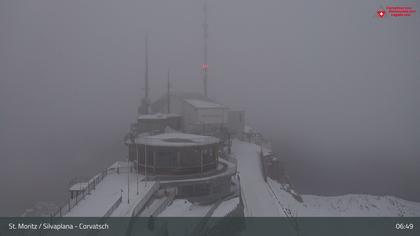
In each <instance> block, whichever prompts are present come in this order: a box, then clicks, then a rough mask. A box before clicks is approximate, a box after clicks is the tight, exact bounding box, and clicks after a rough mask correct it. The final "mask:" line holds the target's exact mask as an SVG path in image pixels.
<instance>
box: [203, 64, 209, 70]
mask: <svg viewBox="0 0 420 236" xmlns="http://www.w3.org/2000/svg"><path fill="white" fill-rule="evenodd" d="M201 68H203V70H207V69H208V68H209V65H208V64H203V65H202V66H201Z"/></svg>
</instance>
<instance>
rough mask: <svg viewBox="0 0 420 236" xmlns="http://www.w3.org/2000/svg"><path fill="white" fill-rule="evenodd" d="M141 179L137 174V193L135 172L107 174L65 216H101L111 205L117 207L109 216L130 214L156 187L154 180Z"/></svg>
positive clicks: (107, 211)
mask: <svg viewBox="0 0 420 236" xmlns="http://www.w3.org/2000/svg"><path fill="white" fill-rule="evenodd" d="M128 175H129V176H128ZM142 179H143V176H139V184H138V187H139V193H138V195H137V174H135V173H130V174H128V173H120V174H117V173H113V174H108V175H107V176H106V177H105V178H104V179H103V180H102V182H100V183H99V184H98V185H97V186H96V189H95V190H93V191H91V192H90V194H87V195H86V197H85V198H84V199H83V200H81V201H80V202H79V203H78V204H77V205H76V206H74V207H73V208H72V209H71V210H70V211H69V212H68V213H67V214H66V215H65V216H79V217H103V216H105V214H107V213H110V212H109V210H110V209H111V207H113V206H117V207H116V208H115V209H114V210H113V211H112V215H111V216H131V212H132V211H133V209H134V208H135V207H136V206H137V205H138V204H139V202H140V201H141V200H142V199H143V198H145V197H146V196H148V195H150V192H151V191H154V190H155V188H156V184H157V183H156V182H153V181H148V182H143V181H141V180H142ZM128 180H129V181H128ZM128 183H129V186H130V195H129V196H130V204H128V201H127V197H128ZM121 196H122V200H121V203H120V204H119V205H118V204H116V203H117V201H118V200H119V199H120V197H121Z"/></svg>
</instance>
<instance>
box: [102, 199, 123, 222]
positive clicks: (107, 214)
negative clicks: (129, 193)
mask: <svg viewBox="0 0 420 236" xmlns="http://www.w3.org/2000/svg"><path fill="white" fill-rule="evenodd" d="M121 202H122V196H121V197H119V198H118V199H117V201H115V202H114V204H112V206H111V207H110V208H109V210H108V211H107V212H106V213H105V215H104V216H103V217H108V216H110V215H111V214H112V213H113V212H114V211H115V209H117V208H118V206H120V204H121Z"/></svg>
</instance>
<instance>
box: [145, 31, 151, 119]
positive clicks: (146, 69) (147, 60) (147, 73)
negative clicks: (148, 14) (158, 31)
mask: <svg viewBox="0 0 420 236" xmlns="http://www.w3.org/2000/svg"><path fill="white" fill-rule="evenodd" d="M147 41H148V38H147V35H146V40H145V48H146V49H145V50H146V55H145V63H146V68H145V75H144V89H145V96H144V99H145V105H146V107H145V108H146V114H148V113H149V105H150V104H149V55H148V47H147Z"/></svg>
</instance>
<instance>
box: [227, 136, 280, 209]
mask: <svg viewBox="0 0 420 236" xmlns="http://www.w3.org/2000/svg"><path fill="white" fill-rule="evenodd" d="M259 150H260V148H259V147H258V146H257V145H255V144H251V143H246V142H241V141H239V140H233V145H232V151H233V153H234V155H235V158H236V159H237V161H238V171H239V176H240V179H241V188H242V198H243V200H244V204H245V216H285V215H284V214H283V212H282V210H281V208H280V206H279V205H278V203H277V200H276V199H275V197H274V196H273V194H272V192H271V191H270V189H269V188H268V185H267V183H266V182H265V181H264V178H263V176H262V173H261V167H260V162H259V157H258V155H259Z"/></svg>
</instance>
